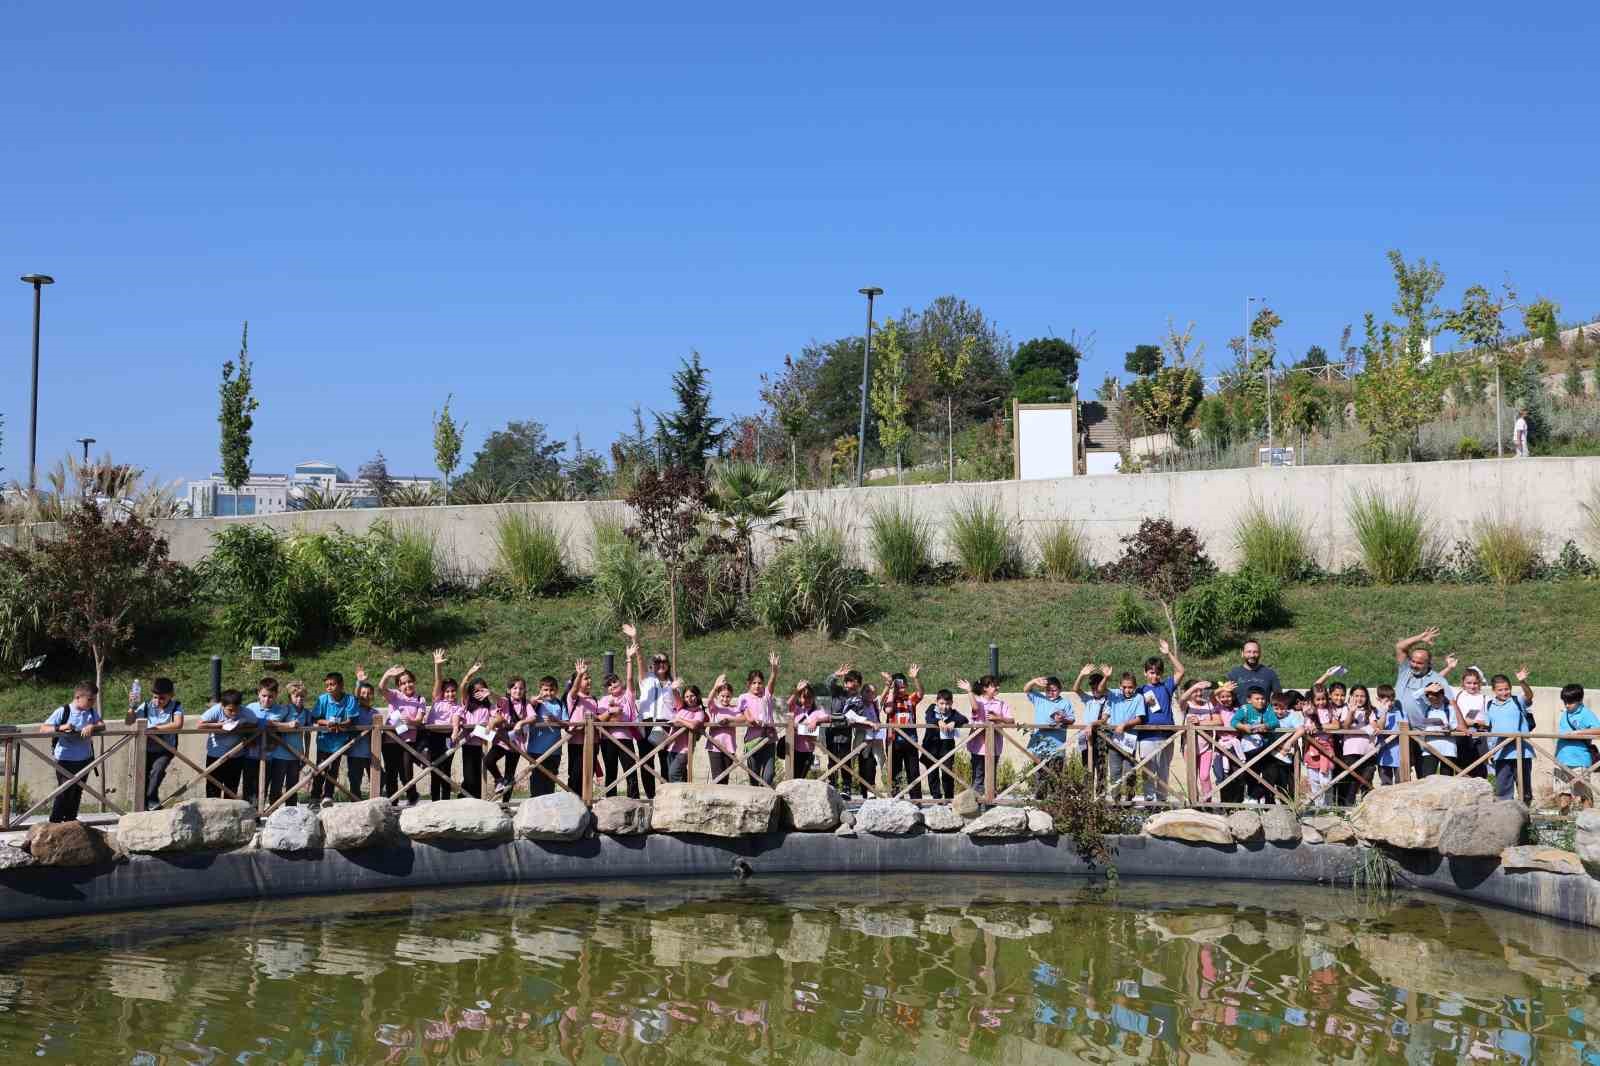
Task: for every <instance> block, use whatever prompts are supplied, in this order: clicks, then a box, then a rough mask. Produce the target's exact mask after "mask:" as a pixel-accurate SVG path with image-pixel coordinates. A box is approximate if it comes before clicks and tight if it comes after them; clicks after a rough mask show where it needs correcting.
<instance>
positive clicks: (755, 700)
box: [739, 651, 778, 788]
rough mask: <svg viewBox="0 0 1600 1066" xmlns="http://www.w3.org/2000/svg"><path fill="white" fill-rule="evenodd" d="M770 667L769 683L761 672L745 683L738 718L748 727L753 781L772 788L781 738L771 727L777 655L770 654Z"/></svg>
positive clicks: (747, 754)
mask: <svg viewBox="0 0 1600 1066" xmlns="http://www.w3.org/2000/svg"><path fill="white" fill-rule="evenodd" d="M767 665H768V666H770V667H771V668H772V680H771V682H770V683H769V682H768V680H767V678H766V677H765V676H764V675H763V674H762V673H761V671H760V670H752V671H750V675H749V677H747V678H746V679H745V684H746V689H745V691H744V692H743V693H742V694H740V696H739V715H740V717H742V718H743V719H744V721H745V723H746V724H747V726H748V728H747V729H745V731H744V758H745V765H746V766H748V767H749V768H750V774H751V777H752V778H760V780H761V783H762V784H764V785H766V786H767V787H768V788H771V787H772V780H773V772H774V770H775V769H776V764H777V759H776V756H777V753H778V748H777V743H778V734H777V731H776V730H775V729H773V727H772V689H773V686H775V685H777V683H778V653H777V652H775V651H774V652H769V653H768V654H767ZM751 783H752V784H754V783H755V782H754V781H752V782H751Z"/></svg>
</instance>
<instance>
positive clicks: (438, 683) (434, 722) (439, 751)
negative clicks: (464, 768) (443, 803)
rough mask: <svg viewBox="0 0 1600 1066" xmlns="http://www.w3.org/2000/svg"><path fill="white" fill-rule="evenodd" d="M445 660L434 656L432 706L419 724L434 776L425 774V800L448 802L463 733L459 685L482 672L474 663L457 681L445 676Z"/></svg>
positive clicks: (437, 654) (439, 652)
mask: <svg viewBox="0 0 1600 1066" xmlns="http://www.w3.org/2000/svg"><path fill="white" fill-rule="evenodd" d="M446 661H447V660H446V659H445V656H444V650H443V649H439V650H437V651H435V652H434V653H433V704H432V705H431V706H430V707H429V708H428V717H427V718H425V719H424V720H423V724H422V742H423V743H424V744H425V745H427V751H428V765H429V766H432V767H433V769H434V771H435V772H434V773H431V774H429V775H428V798H429V799H432V800H436V801H437V800H447V799H449V798H450V797H451V796H453V795H455V788H454V786H453V784H452V782H453V777H452V775H453V773H454V771H455V762H456V744H457V743H458V741H459V738H460V736H461V733H462V722H463V720H464V718H465V716H466V713H467V708H466V705H465V704H463V703H461V702H460V692H461V684H471V683H472V675H474V674H476V673H477V672H478V671H479V670H482V669H483V664H482V663H473V664H472V667H471V669H469V670H468V671H467V673H466V676H465V677H464V678H462V680H461V682H457V681H456V679H455V678H453V677H445V676H444V664H445V662H446Z"/></svg>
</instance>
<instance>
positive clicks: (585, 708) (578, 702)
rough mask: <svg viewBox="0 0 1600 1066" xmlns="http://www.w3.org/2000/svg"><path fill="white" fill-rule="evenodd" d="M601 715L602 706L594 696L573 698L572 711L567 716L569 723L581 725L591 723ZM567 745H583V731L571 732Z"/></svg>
mask: <svg viewBox="0 0 1600 1066" xmlns="http://www.w3.org/2000/svg"><path fill="white" fill-rule="evenodd" d="M599 713H600V704H599V703H597V702H596V701H595V698H594V697H593V696H573V697H572V710H571V711H570V713H569V714H568V716H567V721H569V722H571V723H572V724H573V725H580V724H582V723H584V722H587V721H589V720H590V719H592V718H593V717H594V716H595V715H597V714H599ZM567 743H568V744H582V743H583V730H581V729H574V730H572V731H570V732H569V733H568V734H567Z"/></svg>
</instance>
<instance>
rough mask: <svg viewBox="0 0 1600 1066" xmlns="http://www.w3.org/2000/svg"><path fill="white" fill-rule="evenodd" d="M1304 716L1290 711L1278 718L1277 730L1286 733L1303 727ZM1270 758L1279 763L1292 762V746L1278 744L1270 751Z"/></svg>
mask: <svg viewBox="0 0 1600 1066" xmlns="http://www.w3.org/2000/svg"><path fill="white" fill-rule="evenodd" d="M1305 722H1306V716H1305V715H1303V714H1301V713H1300V712H1299V711H1290V712H1289V713H1288V714H1284V715H1279V716H1278V729H1279V730H1281V731H1282V732H1285V733H1288V732H1290V731H1292V730H1295V729H1299V728H1300V727H1301V726H1302V725H1305ZM1272 757H1273V758H1274V759H1277V760H1278V761H1279V762H1294V746H1293V745H1291V744H1279V745H1278V746H1277V747H1276V748H1273V749H1272Z"/></svg>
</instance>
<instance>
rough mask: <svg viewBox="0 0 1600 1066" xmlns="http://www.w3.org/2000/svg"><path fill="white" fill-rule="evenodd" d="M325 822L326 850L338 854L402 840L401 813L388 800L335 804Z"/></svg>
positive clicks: (326, 815) (324, 817)
mask: <svg viewBox="0 0 1600 1066" xmlns="http://www.w3.org/2000/svg"><path fill="white" fill-rule="evenodd" d="M321 820H322V846H323V847H325V848H334V849H336V850H338V851H354V850H355V849H357V848H367V847H375V846H377V845H379V844H389V843H393V842H394V841H395V840H396V839H398V838H399V836H400V812H399V811H397V810H395V809H394V804H392V803H390V802H389V801H388V800H386V799H371V800H362V801H360V802H359V803H335V804H334V805H333V806H332V807H328V808H326V809H325V810H323V811H322V814H321Z"/></svg>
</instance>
